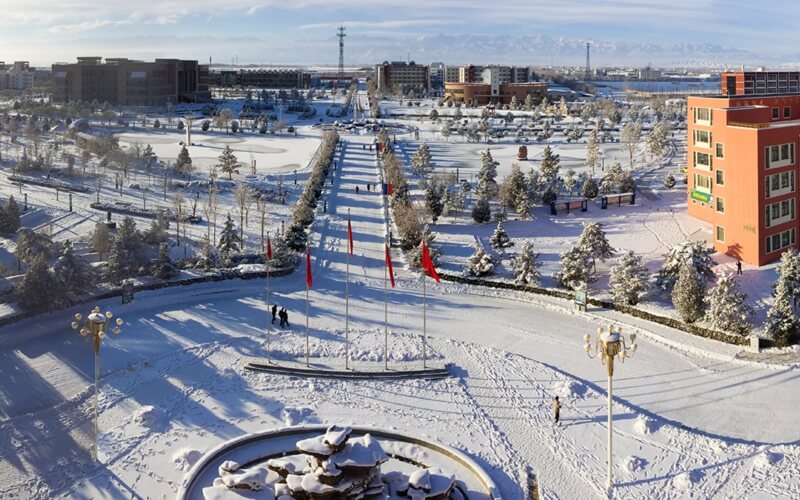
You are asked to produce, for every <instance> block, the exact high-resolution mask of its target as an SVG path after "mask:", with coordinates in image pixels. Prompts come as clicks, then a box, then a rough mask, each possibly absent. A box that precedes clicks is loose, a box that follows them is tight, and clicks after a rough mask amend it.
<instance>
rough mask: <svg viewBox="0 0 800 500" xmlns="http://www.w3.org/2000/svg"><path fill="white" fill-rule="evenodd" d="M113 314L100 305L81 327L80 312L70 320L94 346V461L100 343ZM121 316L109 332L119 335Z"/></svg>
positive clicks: (97, 456)
mask: <svg viewBox="0 0 800 500" xmlns="http://www.w3.org/2000/svg"><path fill="white" fill-rule="evenodd" d="M113 317H114V315H113V314H112V313H111V311H106V313H105V314H101V313H100V306H96V307H95V308H94V309H92V312H90V313H89V315H88V316H87V317H86V319H85V320H84V322H83V327H81V320H82V319H83V316H82V315H81V314H80V313H77V314H75V320H74V321H73V322H72V324H71V326H72V329H73V330H78V329H79V328H80V330H79V333H80V334H81V336H82V337H86V336H88V335H89V334H91V335H92V340H93V342H92V344H93V347H94V459H95V461H99V460H100V458H99V448H98V436H99V431H98V420H99V407H100V396H99V393H100V391H99V389H98V380H99V379H100V344H102V343H103V339H105V338H106V327H107V326H108V324H109V322H110V321H111V318H113ZM122 323H123V321H122V318H117V319H116V321H115V322H114V324H115V325H116V326H114V327H113V328H111V332H112V333H114V335H119V327H120V326H122Z"/></svg>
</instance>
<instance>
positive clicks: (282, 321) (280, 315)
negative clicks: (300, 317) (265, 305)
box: [278, 309, 285, 328]
mask: <svg viewBox="0 0 800 500" xmlns="http://www.w3.org/2000/svg"><path fill="white" fill-rule="evenodd" d="M278 317H279V318H280V319H281V322H280V327H281V328H283V325H284V323H285V322H284V320H283V309H281V310H280V311H278Z"/></svg>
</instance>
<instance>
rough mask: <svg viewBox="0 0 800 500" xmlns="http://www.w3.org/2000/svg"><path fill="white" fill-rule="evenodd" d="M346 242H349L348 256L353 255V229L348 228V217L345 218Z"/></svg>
mask: <svg viewBox="0 0 800 500" xmlns="http://www.w3.org/2000/svg"><path fill="white" fill-rule="evenodd" d="M347 240H348V241H349V242H350V255H353V228H352V227H350V217H347Z"/></svg>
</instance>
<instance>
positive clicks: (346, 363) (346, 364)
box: [344, 208, 351, 370]
mask: <svg viewBox="0 0 800 500" xmlns="http://www.w3.org/2000/svg"><path fill="white" fill-rule="evenodd" d="M350 230H351V229H350V209H349V208H348V209H347V248H346V249H345V251H346V252H347V264H346V267H345V280H344V369H345V370H349V369H350Z"/></svg>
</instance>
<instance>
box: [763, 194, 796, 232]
mask: <svg viewBox="0 0 800 500" xmlns="http://www.w3.org/2000/svg"><path fill="white" fill-rule="evenodd" d="M794 209H795V206H794V198H791V199H789V200H783V201H779V202H777V203H771V204H769V205H767V206H766V207H764V210H765V212H766V213H765V216H766V226H767V227H771V226H773V225H775V226H777V225H778V224H783V223H784V222H789V221H791V220H794V219H795V212H794Z"/></svg>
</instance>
